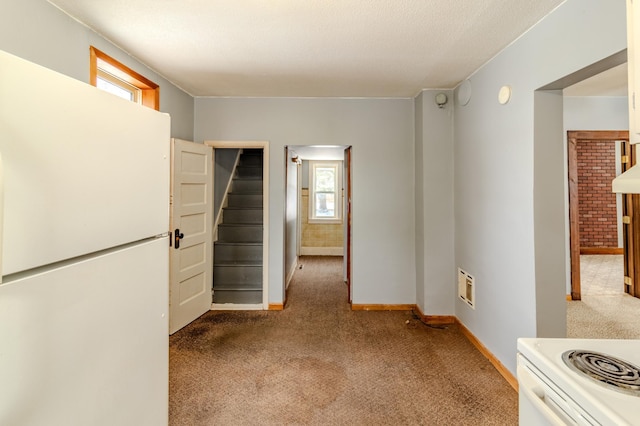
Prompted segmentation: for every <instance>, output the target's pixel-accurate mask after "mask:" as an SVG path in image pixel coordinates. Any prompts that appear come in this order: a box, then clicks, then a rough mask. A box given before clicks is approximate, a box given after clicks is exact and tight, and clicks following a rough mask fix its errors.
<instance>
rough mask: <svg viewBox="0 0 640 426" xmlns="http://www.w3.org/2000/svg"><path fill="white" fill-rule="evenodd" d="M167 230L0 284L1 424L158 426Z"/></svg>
mask: <svg viewBox="0 0 640 426" xmlns="http://www.w3.org/2000/svg"><path fill="white" fill-rule="evenodd" d="M167 251H168V241H167V237H164V238H161V239H158V240H155V241H151V242H146V243H143V244H138V245H133V246H130V247H128V248H124V249H121V250H118V251H113V252H111V253H109V254H104V255H100V256H96V257H93V258H90V259H86V260H84V261H82V262H79V263H74V264H70V265H67V266H61V267H59V268H56V269H53V270H50V271H48V272H46V273H41V274H37V275H31V276H29V277H27V278H24V279H21V280H16V281H12V282H9V283H5V284H3V285H0V342H2V345H0V383H2V385H1V386H0V424H2V425H27V424H28V425H45V424H47V425H109V426H110V425H153V426H155V425H166V424H167V422H168V402H167V401H168V393H169V392H168V368H169V366H168V351H167V348H168V345H169V342H168V312H167V309H168V283H167V277H168V260H167V259H168V252H167Z"/></svg>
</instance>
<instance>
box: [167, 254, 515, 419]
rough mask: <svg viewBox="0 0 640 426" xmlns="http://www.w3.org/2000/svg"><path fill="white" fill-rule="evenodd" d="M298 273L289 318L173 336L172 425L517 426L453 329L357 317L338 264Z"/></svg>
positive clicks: (221, 317) (324, 262)
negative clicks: (383, 425) (390, 425)
mask: <svg viewBox="0 0 640 426" xmlns="http://www.w3.org/2000/svg"><path fill="white" fill-rule="evenodd" d="M301 263H302V264H303V269H302V270H298V271H296V274H295V276H294V279H293V281H292V283H291V285H290V288H289V293H288V297H289V300H288V303H287V306H286V309H285V310H284V311H280V312H276V311H269V312H265V311H244V312H219V311H212V312H209V313H207V314H205V315H204V316H202V317H201V318H200V319H198V320H196V321H195V322H193V323H192V324H190V325H189V326H187V327H186V328H184V329H183V330H181V331H179V332H178V333H176V334H175V335H173V336H172V337H171V339H170V348H169V349H170V374H169V375H170V412H169V420H170V421H169V423H170V424H171V425H175V426H178V425H254V424H255V425H258V424H259V425H307V424H315V425H324V424H328V425H365V424H366V425H380V424H394V425H400V424H402V425H516V424H517V422H518V420H517V416H518V409H517V394H516V392H515V391H514V390H513V389H512V388H511V387H510V386H509V385H508V384H507V382H506V381H505V380H504V379H503V378H502V377H501V376H500V375H499V374H498V372H497V371H496V370H495V369H494V368H493V366H492V365H491V364H490V363H489V362H488V361H487V360H486V359H485V358H484V357H483V356H482V355H481V354H480V353H479V352H478V351H477V350H476V349H475V348H474V347H473V346H472V345H471V344H470V343H469V342H468V341H467V339H466V338H465V337H464V336H463V335H462V334H461V333H460V331H459V330H458V329H457V327H456V326H449V327H446V328H431V327H428V326H426V325H425V324H423V323H422V322H420V321H419V320H418V319H417V318H416V317H415V316H414V315H413V314H412V312H407V311H391V312H380V311H376V312H366V311H351V310H350V308H349V305H348V304H347V300H346V298H347V293H346V286H345V284H344V282H343V281H342V263H341V258H320V257H305V258H302V259H301ZM514 350H515V349H514Z"/></svg>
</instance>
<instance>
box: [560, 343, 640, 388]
mask: <svg viewBox="0 0 640 426" xmlns="http://www.w3.org/2000/svg"><path fill="white" fill-rule="evenodd" d="M562 360H563V361H564V363H565V364H566V365H567V366H568V367H569V368H571V369H572V370H574V371H577V372H578V373H581V374H583V375H585V376H587V377H588V378H590V379H591V380H594V381H596V382H597V383H600V384H602V385H604V386H607V387H609V388H612V389H615V390H618V391H620V392H624V393H627V394H630V395H635V396H640V368H638V367H637V366H635V365H633V364H631V363H629V362H626V361H623V360H621V359H619V358H615V357H613V356H611V355H606V354H602V353H599V352H593V351H584V350H573V351H567V352H565V353H563V354H562Z"/></svg>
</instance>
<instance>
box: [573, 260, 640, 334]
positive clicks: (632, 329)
mask: <svg viewBox="0 0 640 426" xmlns="http://www.w3.org/2000/svg"><path fill="white" fill-rule="evenodd" d="M623 277H624V266H623V259H622V256H621V255H582V256H580V287H581V291H582V300H574V301H568V302H567V336H568V337H576V338H584V339H640V315H638V312H640V299H639V298H637V297H633V296H630V295H628V294H625V293H624V285H623Z"/></svg>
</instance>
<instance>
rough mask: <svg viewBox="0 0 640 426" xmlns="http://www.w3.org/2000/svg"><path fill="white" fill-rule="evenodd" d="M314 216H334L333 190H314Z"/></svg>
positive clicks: (334, 198)
mask: <svg viewBox="0 0 640 426" xmlns="http://www.w3.org/2000/svg"><path fill="white" fill-rule="evenodd" d="M315 207H316V217H335V216H336V195H335V194H334V193H333V192H316V206H315Z"/></svg>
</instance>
